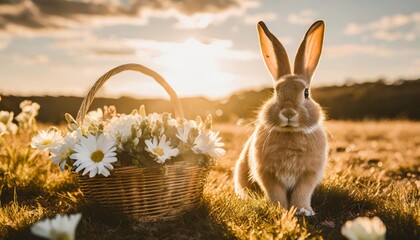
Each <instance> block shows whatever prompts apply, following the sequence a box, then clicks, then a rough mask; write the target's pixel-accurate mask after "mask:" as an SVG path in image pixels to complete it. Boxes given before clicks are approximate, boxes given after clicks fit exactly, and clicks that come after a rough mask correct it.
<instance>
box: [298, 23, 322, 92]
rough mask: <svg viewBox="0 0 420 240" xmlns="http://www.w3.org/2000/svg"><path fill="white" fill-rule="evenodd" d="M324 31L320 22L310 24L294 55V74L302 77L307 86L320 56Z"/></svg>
mask: <svg viewBox="0 0 420 240" xmlns="http://www.w3.org/2000/svg"><path fill="white" fill-rule="evenodd" d="M324 29H325V23H324V21H322V20H318V21H316V22H315V23H314V24H312V26H311V27H310V28H309V30H308V31H307V32H306V34H305V37H304V38H303V40H302V43H301V44H300V47H299V50H298V52H297V53H296V58H295V69H294V74H297V75H303V76H304V77H305V78H306V79H305V80H306V81H307V82H308V85H309V83H310V82H311V79H312V76H313V74H314V72H315V69H316V66H317V65H318V62H319V58H320V56H321V51H322V43H323V41H324Z"/></svg>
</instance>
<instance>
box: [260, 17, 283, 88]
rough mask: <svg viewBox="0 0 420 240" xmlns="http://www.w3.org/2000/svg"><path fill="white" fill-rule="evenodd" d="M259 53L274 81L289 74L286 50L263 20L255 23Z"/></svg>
mask: <svg viewBox="0 0 420 240" xmlns="http://www.w3.org/2000/svg"><path fill="white" fill-rule="evenodd" d="M257 29H258V36H259V39H260V46H261V53H262V55H263V58H264V61H265V65H266V66H267V68H268V70H269V71H270V73H271V76H272V77H273V79H274V81H276V80H278V79H279V78H280V77H282V76H283V75H286V74H290V73H291V70H290V63H289V58H288V56H287V53H286V50H285V49H284V47H283V45H282V44H281V43H280V41H279V40H278V39H277V38H276V37H275V36H274V35H273V34H272V33H271V32H270V31H269V30H268V28H267V26H266V25H265V24H264V22H259V23H258V24H257Z"/></svg>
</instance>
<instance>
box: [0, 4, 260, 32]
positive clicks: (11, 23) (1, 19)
mask: <svg viewBox="0 0 420 240" xmlns="http://www.w3.org/2000/svg"><path fill="white" fill-rule="evenodd" d="M257 6H259V2H257V1H255V0H216V1H214V0H200V1H195V0H179V1H170V0H131V1H125V0H124V1H123V0H109V1H107V0H102V1H80V0H43V1H32V0H16V1H6V3H2V4H0V32H2V33H3V34H13V35H24V36H32V35H36V34H48V33H52V32H60V31H62V32H61V33H62V34H70V33H71V32H72V31H75V30H78V29H80V28H85V27H86V26H89V25H107V24H121V23H125V24H138V25H141V24H145V23H147V22H148V21H149V19H150V18H175V19H176V20H177V23H176V26H177V27H189V28H200V27H205V26H208V25H209V24H212V23H217V22H222V21H224V20H226V19H227V18H229V17H231V16H239V15H243V14H244V13H245V11H246V10H247V9H248V8H255V7H257ZM66 31H67V32H66ZM68 32H70V33H68Z"/></svg>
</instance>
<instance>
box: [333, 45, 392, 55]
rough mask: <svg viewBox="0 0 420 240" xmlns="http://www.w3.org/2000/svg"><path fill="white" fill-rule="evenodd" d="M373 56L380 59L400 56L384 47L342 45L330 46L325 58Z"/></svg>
mask: <svg viewBox="0 0 420 240" xmlns="http://www.w3.org/2000/svg"><path fill="white" fill-rule="evenodd" d="M361 54H362V55H372V56H378V57H391V56H394V55H396V54H398V52H397V51H395V50H393V49H389V48H386V47H383V46H377V45H367V44H341V45H335V46H329V47H327V48H326V49H325V56H326V57H329V58H337V57H344V56H352V55H361Z"/></svg>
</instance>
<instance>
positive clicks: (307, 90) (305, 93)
mask: <svg viewBox="0 0 420 240" xmlns="http://www.w3.org/2000/svg"><path fill="white" fill-rule="evenodd" d="M304 95H305V98H308V97H309V88H305V91H304Z"/></svg>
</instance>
